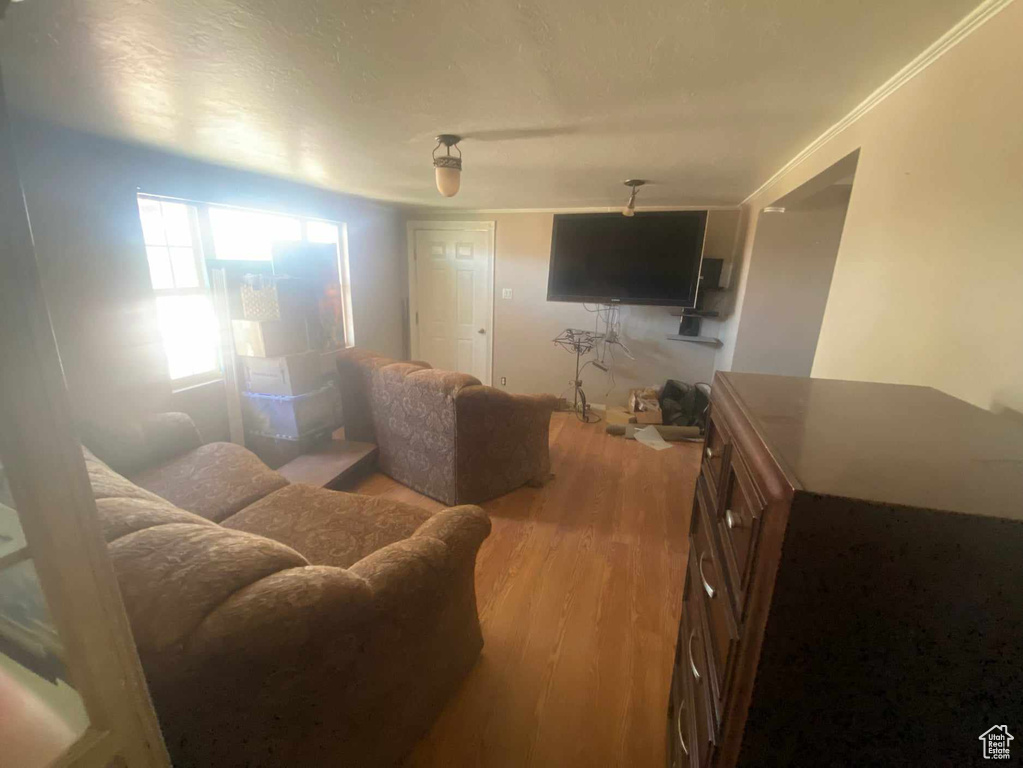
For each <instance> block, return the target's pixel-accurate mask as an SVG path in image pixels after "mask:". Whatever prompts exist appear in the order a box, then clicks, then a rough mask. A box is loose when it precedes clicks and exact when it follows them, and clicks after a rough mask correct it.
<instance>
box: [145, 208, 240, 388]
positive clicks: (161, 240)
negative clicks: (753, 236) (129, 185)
mask: <svg viewBox="0 0 1023 768" xmlns="http://www.w3.org/2000/svg"><path fill="white" fill-rule="evenodd" d="M138 202H139V218H140V219H141V220H142V235H143V238H144V239H145V243H146V257H147V258H148V260H149V279H150V281H151V283H152V285H153V291H154V292H155V293H156V311H157V317H158V320H159V325H160V335H161V336H162V337H163V346H164V351H165V353H166V355H167V367H168V370H169V372H170V377H171V380H172V381H174V382H176V383H179V384H189V383H198V382H200V381H204V380H210V379H214V378H216V377H217V376H219V375H220V349H219V346H220V339H219V334H218V331H217V321H216V318H215V317H214V315H213V304H212V302H211V301H210V295H209V291H208V289H207V286H206V268H205V265H204V262H203V253H202V241H201V238H200V237H199V219H198V211H197V209H196V206H194V205H189V204H187V203H182V202H177V201H171V200H160V199H158V198H153V197H145V196H142V195H139V199H138Z"/></svg>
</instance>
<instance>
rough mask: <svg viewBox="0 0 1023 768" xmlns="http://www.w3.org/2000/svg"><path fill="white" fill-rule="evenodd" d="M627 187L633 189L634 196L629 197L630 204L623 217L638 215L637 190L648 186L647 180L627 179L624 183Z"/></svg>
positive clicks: (626, 207)
mask: <svg viewBox="0 0 1023 768" xmlns="http://www.w3.org/2000/svg"><path fill="white" fill-rule="evenodd" d="M622 183H623V184H624V185H625V186H627V187H632V194H630V195H629V202H628V203H627V204H626V205H625V209H624V210H623V211H622V216H635V215H636V190H637V189H639V188H640V187H642V186H643V185H644V184H646V179H626V180H625V181H623V182H622Z"/></svg>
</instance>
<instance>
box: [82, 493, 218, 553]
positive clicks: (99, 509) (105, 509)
mask: <svg viewBox="0 0 1023 768" xmlns="http://www.w3.org/2000/svg"><path fill="white" fill-rule="evenodd" d="M96 513H97V515H98V517H99V524H100V528H101V529H102V532H103V539H104V540H105V541H106V542H107V543H108V544H109V543H110V542H112V541H115V540H117V539H119V538H121V537H122V536H127V535H128V534H129V533H135V531H141V530H142V529H143V528H152V527H153V526H155V525H171V524H173V523H190V524H192V525H216V523H214V522H211V521H210V520H207V519H206V518H204V517H199V515H193V514H192V513H191V512H186V511H185V510H183V509H178V508H177V507H175V506H174V505H173V504H171V503H170V502H169V501H163V500H162V499H161V500H159V501H149V500H148V499H132V498H108V499H96Z"/></svg>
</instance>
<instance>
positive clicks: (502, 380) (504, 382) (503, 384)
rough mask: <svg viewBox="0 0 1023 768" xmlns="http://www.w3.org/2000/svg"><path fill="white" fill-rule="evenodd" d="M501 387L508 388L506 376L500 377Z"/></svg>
mask: <svg viewBox="0 0 1023 768" xmlns="http://www.w3.org/2000/svg"><path fill="white" fill-rule="evenodd" d="M501 386H502V387H505V386H508V377H507V376H502V377H501Z"/></svg>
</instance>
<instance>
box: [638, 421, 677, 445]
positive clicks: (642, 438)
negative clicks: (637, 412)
mask: <svg viewBox="0 0 1023 768" xmlns="http://www.w3.org/2000/svg"><path fill="white" fill-rule="evenodd" d="M633 437H635V438H636V440H638V441H639V442H641V443H643V445H645V446H646V447H647V448H653V449H654V450H655V451H663V450H664V449H665V448H671V443H669V442H668V441H667V440H665V439H664V438H663V437H661V433H660V432H658V431H657V427H655V426H654V425H653V424H651V425H650V426H649V427H643V429H637V430H636V431H635V432H634V433H633Z"/></svg>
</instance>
